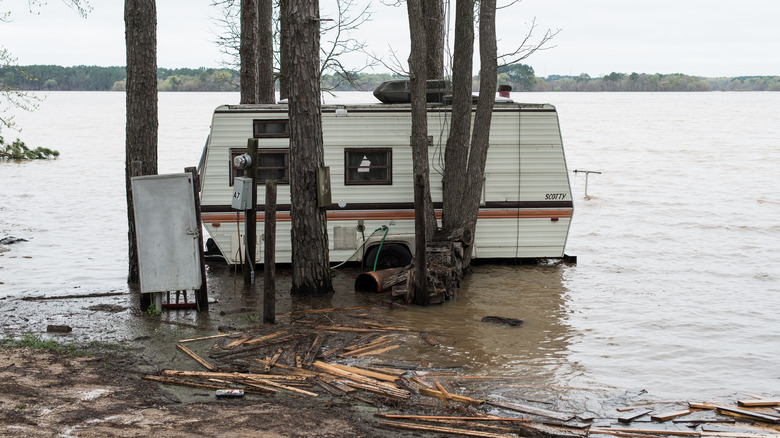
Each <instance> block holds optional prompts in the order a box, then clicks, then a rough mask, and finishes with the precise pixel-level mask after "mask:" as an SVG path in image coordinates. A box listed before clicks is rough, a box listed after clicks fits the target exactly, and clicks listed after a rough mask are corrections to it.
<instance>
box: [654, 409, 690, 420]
mask: <svg viewBox="0 0 780 438" xmlns="http://www.w3.org/2000/svg"><path fill="white" fill-rule="evenodd" d="M691 412H693V410H691V409H681V410H679V411H672V412H665V413H662V414H652V415H650V419H651V420H653V421H668V420H671V419H672V418H677V417H682V416H683V415H688V414H690V413H691Z"/></svg>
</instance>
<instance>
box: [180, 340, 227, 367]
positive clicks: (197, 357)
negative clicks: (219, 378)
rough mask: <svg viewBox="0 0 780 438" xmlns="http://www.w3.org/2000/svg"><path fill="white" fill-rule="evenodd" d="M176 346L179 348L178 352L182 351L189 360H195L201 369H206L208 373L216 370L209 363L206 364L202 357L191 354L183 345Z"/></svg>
mask: <svg viewBox="0 0 780 438" xmlns="http://www.w3.org/2000/svg"><path fill="white" fill-rule="evenodd" d="M176 346H177V347H178V348H179V350H181V351H183V352H184V353H186V354H187V355H188V356H190V357H191V358H193V359H195V361H196V362H198V363H199V364H201V365H202V366H203V368H206V369H207V370H209V371H216V370H217V367H215V366H214V365H212V364H210V363H209V362H207V361H206V360H204V359H203V358H202V357H200V356H198V355H197V354H195V352H193V351H192V350H190V349H189V348H187V347H185V346H184V345H181V344H179V345H176Z"/></svg>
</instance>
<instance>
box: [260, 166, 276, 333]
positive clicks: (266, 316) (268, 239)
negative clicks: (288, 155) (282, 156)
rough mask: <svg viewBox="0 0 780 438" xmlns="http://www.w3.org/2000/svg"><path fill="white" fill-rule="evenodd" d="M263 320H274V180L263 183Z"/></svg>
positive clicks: (273, 321) (272, 321)
mask: <svg viewBox="0 0 780 438" xmlns="http://www.w3.org/2000/svg"><path fill="white" fill-rule="evenodd" d="M264 232H265V253H264V254H263V256H264V262H263V268H264V269H263V322H264V323H269V324H273V323H275V322H276V181H266V183H265V231H264Z"/></svg>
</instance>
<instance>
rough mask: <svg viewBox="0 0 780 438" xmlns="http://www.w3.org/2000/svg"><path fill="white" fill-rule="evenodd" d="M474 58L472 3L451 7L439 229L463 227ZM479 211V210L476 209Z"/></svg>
mask: <svg viewBox="0 0 780 438" xmlns="http://www.w3.org/2000/svg"><path fill="white" fill-rule="evenodd" d="M473 54H474V1H473V0H457V2H456V4H455V47H454V52H453V67H452V123H451V126H452V128H451V129H450V136H449V138H448V139H447V148H446V150H445V152H444V168H445V171H444V194H443V198H444V199H443V204H444V205H443V209H442V227H443V228H444V229H445V230H452V229H455V228H459V227H461V226H463V225H464V224H465V223H464V214H463V209H464V208H465V203H464V202H463V196H464V191H463V190H464V187H463V186H464V181H463V180H464V178H465V176H466V169H467V164H468V157H469V133H470V132H471V109H472V104H471V72H472V65H473V61H472V57H473ZM477 207H479V206H477Z"/></svg>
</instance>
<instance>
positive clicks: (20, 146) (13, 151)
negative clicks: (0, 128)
mask: <svg viewBox="0 0 780 438" xmlns="http://www.w3.org/2000/svg"><path fill="white" fill-rule="evenodd" d="M59 156H60V153H59V151H55V150H51V149H49V148H44V147H37V148H35V149H30V148H28V147H27V145H26V144H24V142H23V141H21V140H19V139H18V138H17V139H16V141H14V142H13V143H11V144H6V143H5V140H4V139H3V137H2V136H0V161H6V160H46V159H50V158H57V157H59Z"/></svg>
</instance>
